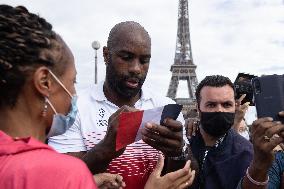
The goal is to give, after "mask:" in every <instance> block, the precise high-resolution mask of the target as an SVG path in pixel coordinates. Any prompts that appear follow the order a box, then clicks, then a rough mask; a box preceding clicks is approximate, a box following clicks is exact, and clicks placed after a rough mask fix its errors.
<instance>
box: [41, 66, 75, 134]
mask: <svg viewBox="0 0 284 189" xmlns="http://www.w3.org/2000/svg"><path fill="white" fill-rule="evenodd" d="M49 73H50V74H51V75H52V76H53V77H54V79H55V80H56V81H57V82H58V83H59V85H60V86H62V87H63V89H64V90H65V91H66V92H67V93H68V95H69V96H70V98H71V107H70V110H69V112H68V114H67V115H63V114H60V113H57V111H56V110H55V108H54V106H53V105H52V103H51V102H50V101H49V100H48V99H46V100H47V103H48V104H49V106H50V107H51V109H52V110H53V111H54V113H55V114H54V115H53V120H52V125H51V128H50V130H49V132H48V134H47V138H49V137H52V136H56V135H61V134H63V133H65V132H66V131H67V130H68V129H69V128H70V127H71V126H72V125H73V123H74V122H75V118H76V115H77V112H78V108H77V105H76V103H77V96H76V95H71V93H70V92H69V91H68V90H67V89H66V87H65V86H64V85H63V84H62V83H61V81H60V80H59V79H58V78H57V77H56V76H55V75H54V74H53V73H52V72H51V71H49Z"/></svg>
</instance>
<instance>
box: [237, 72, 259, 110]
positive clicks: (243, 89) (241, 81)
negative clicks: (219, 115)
mask: <svg viewBox="0 0 284 189" xmlns="http://www.w3.org/2000/svg"><path fill="white" fill-rule="evenodd" d="M255 77H256V76H255V75H251V74H246V73H239V74H238V76H237V78H236V80H235V82H234V86H235V92H236V98H237V99H239V98H240V97H241V96H242V95H243V94H246V97H245V98H244V99H243V101H242V104H243V103H246V102H249V103H250V104H249V105H250V106H254V100H253V88H252V79H253V78H255Z"/></svg>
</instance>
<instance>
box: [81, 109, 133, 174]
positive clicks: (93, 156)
mask: <svg viewBox="0 0 284 189" xmlns="http://www.w3.org/2000/svg"><path fill="white" fill-rule="evenodd" d="M130 111H137V110H136V109H134V108H131V107H128V106H122V107H121V108H120V109H119V110H117V111H116V112H115V113H114V114H113V115H111V116H110V118H109V121H108V129H107V133H106V135H105V137H104V139H103V140H101V141H100V142H99V143H98V144H96V145H95V146H94V147H93V148H92V149H91V150H89V151H88V152H87V153H85V154H84V155H83V156H81V159H82V160H83V161H84V162H85V163H86V164H87V166H88V168H89V169H90V171H91V172H92V173H93V174H97V173H103V172H105V171H106V169H107V167H108V166H109V163H110V162H111V161H112V160H113V159H114V158H116V157H118V156H120V155H121V154H122V153H123V152H124V150H125V148H123V149H121V150H119V151H116V150H115V146H116V133H117V129H118V125H119V114H120V113H122V112H130ZM80 155H81V154H80Z"/></svg>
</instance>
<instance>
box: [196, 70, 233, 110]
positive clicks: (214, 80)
mask: <svg viewBox="0 0 284 189" xmlns="http://www.w3.org/2000/svg"><path fill="white" fill-rule="evenodd" d="M225 85H229V86H230V87H232V89H233V90H234V96H235V87H234V84H233V83H232V81H231V80H230V79H229V78H228V77H225V76H222V75H210V76H206V77H205V78H204V79H203V80H202V81H201V82H200V83H199V84H198V86H197V88H196V91H195V96H196V100H197V105H198V107H199V104H200V100H201V96H200V91H201V89H202V88H203V87H206V86H209V87H223V86H225Z"/></svg>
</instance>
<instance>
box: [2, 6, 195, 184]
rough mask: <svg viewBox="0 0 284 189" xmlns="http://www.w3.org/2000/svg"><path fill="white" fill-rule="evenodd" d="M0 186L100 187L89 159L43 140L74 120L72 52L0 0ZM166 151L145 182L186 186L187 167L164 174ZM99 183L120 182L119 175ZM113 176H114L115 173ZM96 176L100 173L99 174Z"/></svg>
mask: <svg viewBox="0 0 284 189" xmlns="http://www.w3.org/2000/svg"><path fill="white" fill-rule="evenodd" d="M0 49H1V50H0V187H1V188H5V189H19V188H23V189H33V188H40V189H44V188H46V189H50V188H52V189H56V188H60V189H64V188H66V189H67V188H68V189H73V188H74V189H80V188H82V189H90V188H97V187H96V185H95V182H94V178H93V176H92V175H91V173H90V171H89V170H88V169H87V167H86V165H85V164H84V163H83V162H82V161H81V160H79V159H76V158H74V157H72V156H68V155H62V154H59V153H57V152H55V151H54V150H53V149H52V148H51V147H49V146H48V145H46V144H45V143H44V142H45V141H46V139H47V137H51V136H55V135H59V134H63V133H64V132H65V131H66V130H67V129H69V128H70V126H71V125H72V124H73V123H74V120H75V117H76V114H77V107H76V99H77V96H76V91H75V87H74V83H75V81H76V69H75V64H74V58H73V55H72V53H71V51H70V49H69V48H68V46H67V45H66V44H65V42H64V41H63V40H62V39H61V37H60V36H59V35H58V34H56V33H55V32H54V31H53V30H52V26H51V25H50V24H49V23H48V22H47V21H46V20H44V19H43V18H41V17H39V16H38V15H35V14H32V13H30V12H29V11H28V10H27V9H26V8H25V7H23V6H19V7H11V6H8V5H0ZM162 169H163V157H160V161H159V163H158V165H157V167H156V169H155V171H154V172H153V173H152V175H151V176H150V178H149V180H148V182H147V184H146V187H145V188H147V189H148V188H149V189H151V188H156V189H157V188H163V189H165V188H171V189H174V188H179V189H182V188H186V187H188V186H190V185H191V184H192V182H193V179H194V173H195V172H194V171H191V169H190V162H187V163H186V165H185V167H184V168H183V169H179V170H178V171H175V172H171V173H168V174H166V175H165V176H163V177H161V172H162ZM107 176H108V178H105V176H104V178H103V179H100V180H101V181H100V182H101V183H103V184H102V185H104V183H106V182H110V183H107V186H106V185H104V186H102V187H101V188H122V187H124V186H125V184H124V183H123V181H122V178H121V177H119V175H111V174H108V175H107ZM113 178H114V179H113ZM97 180H98V179H97Z"/></svg>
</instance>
